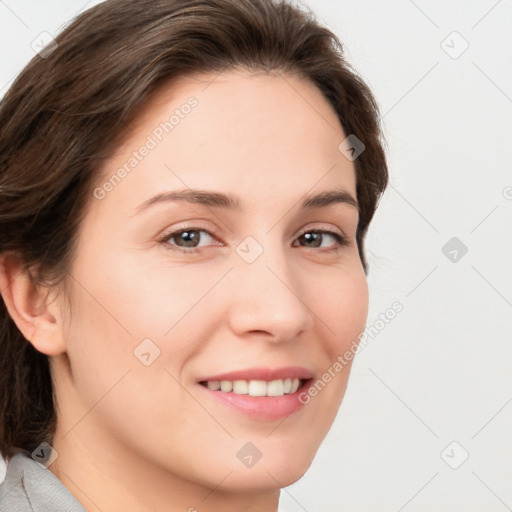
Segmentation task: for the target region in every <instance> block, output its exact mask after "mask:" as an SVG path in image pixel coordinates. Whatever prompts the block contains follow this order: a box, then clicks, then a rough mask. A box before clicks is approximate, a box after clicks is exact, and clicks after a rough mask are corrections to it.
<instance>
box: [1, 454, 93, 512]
mask: <svg viewBox="0 0 512 512" xmlns="http://www.w3.org/2000/svg"><path fill="white" fill-rule="evenodd" d="M0 512H86V510H85V508H84V507H83V506H82V505H81V504H80V502H79V501H78V500H77V499H76V498H75V497H74V496H73V495H72V494H71V492H70V491H69V490H68V489H67V487H66V486H65V485H64V484H63V483H62V482H61V481H60V480H59V479H58V478H57V477H56V476H55V475H54V474H53V473H52V472H51V471H50V470H49V469H46V468H45V467H44V466H42V465H41V464H39V462H36V461H35V460H34V459H32V457H31V456H30V454H29V453H28V452H27V453H25V452H22V453H17V454H15V455H14V456H13V457H11V459H9V461H8V462H7V473H6V475H5V480H4V481H3V482H2V485H1V486H0Z"/></svg>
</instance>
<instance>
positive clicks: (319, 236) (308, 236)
mask: <svg viewBox="0 0 512 512" xmlns="http://www.w3.org/2000/svg"><path fill="white" fill-rule="evenodd" d="M326 238H327V239H329V238H331V239H334V240H335V244H334V245H335V247H332V248H331V249H328V251H331V250H332V251H338V250H339V249H340V248H341V247H344V246H346V245H348V243H349V241H348V240H347V239H346V238H345V237H344V236H343V235H340V234H339V233H336V232H335V231H331V230H327V229H309V230H307V231H303V232H302V234H300V235H299V236H298V238H297V240H299V241H303V242H305V243H306V244H307V245H306V247H310V248H321V247H322V243H323V242H324V240H325V239H326ZM328 251H320V252H328Z"/></svg>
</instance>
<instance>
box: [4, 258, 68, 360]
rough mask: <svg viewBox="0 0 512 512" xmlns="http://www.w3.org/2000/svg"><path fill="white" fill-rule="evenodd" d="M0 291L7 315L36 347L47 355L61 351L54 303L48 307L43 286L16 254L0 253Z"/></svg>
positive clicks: (60, 326) (61, 339)
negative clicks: (36, 280) (37, 282)
mask: <svg viewBox="0 0 512 512" xmlns="http://www.w3.org/2000/svg"><path fill="white" fill-rule="evenodd" d="M0 291H1V294H2V297H3V300H4V302H5V306H6V308H7V311H8V313H9V315H10V317H11V318H12V320H13V321H14V323H15V324H16V325H17V327H18V329H19V330H20V332H21V333H22V334H23V336H24V337H25V338H26V339H27V340H28V341H29V342H30V343H31V344H32V345H33V346H34V348H35V349H36V350H38V351H39V352H42V353H43V354H47V355H58V354H61V353H63V352H65V345H64V343H63V336H62V325H61V323H60V322H58V321H57V319H58V318H59V316H58V314H57V313H56V309H55V310H54V308H56V304H55V305H53V307H50V305H49V304H48V303H47V301H46V294H45V290H44V289H41V288H40V287H38V286H36V284H35V283H34V282H33V280H32V278H31V276H30V274H29V272H28V270H26V269H24V268H23V266H22V263H21V260H20V258H19V256H18V255H15V254H13V253H3V254H0Z"/></svg>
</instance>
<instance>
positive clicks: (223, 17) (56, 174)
mask: <svg viewBox="0 0 512 512" xmlns="http://www.w3.org/2000/svg"><path fill="white" fill-rule="evenodd" d="M56 43H57V44H56V45H55V46H54V47H53V48H52V49H50V50H48V51H47V54H46V55H45V54H41V55H36V56H35V57H34V58H33V59H32V60H31V61H30V63H29V64H28V65H27V66H26V67H25V69H24V70H23V71H22V72H21V74H20V75H19V76H18V77H17V79H16V80H15V82H14V83H13V84H12V86H11V87H10V89H9V90H8V92H7V93H6V94H5V97H4V98H3V100H2V102H1V104H0V253H4V252H5V253H6V252H13V253H15V254H17V255H18V256H19V257H20V258H21V261H22V262H23V264H24V268H25V269H27V270H28V269H30V270H31V272H29V276H30V278H31V279H33V282H34V283H35V284H37V285H44V286H55V285H57V284H60V283H64V284H65V283H66V282H67V280H66V279H65V278H66V276H67V271H68V270H69V269H70V268H71V267H70V264H71V261H72V258H73V254H74V248H75V247H76V242H77V240H76V238H77V232H78V228H79V226H80V222H81V220H82V219H83V216H84V215H85V212H86V208H87V204H88V201H90V200H91V198H92V197H93V194H92V190H93V188H94V185H95V181H97V179H98V175H97V174H98V173H97V170H98V168H99V167H100V164H101V162H102V161H103V160H104V159H105V158H107V157H108V156H109V155H111V154H112V152H113V151H114V149H115V148H116V144H118V142H119V140H120V136H121V135H122V134H123V133H125V130H126V127H127V126H128V125H129V122H130V121H131V120H133V119H134V116H135V115H136V113H137V111H138V109H140V108H141V106H142V105H143V104H144V102H145V101H146V100H148V99H149V98H150V95H151V94H152V93H154V92H156V90H157V89H158V87H159V86H161V85H163V83H164V82H165V83H167V82H169V80H172V79H173V78H178V77H180V76H185V75H187V74H191V73H195V72H221V71H223V70H229V69H234V68H238V67H243V68H247V69H250V70H254V71H258V70H262V71H270V70H280V71H283V72H285V73H296V74H299V76H301V77H304V78H305V79H307V80H310V81H311V82H312V83H313V84H315V85H316V86H317V87H318V88H319V90H320V91H321V92H322V93H323V94H324V96H325V97H326V98H327V100H328V101H329V102H330V104H331V105H332V107H333V109H334V110H335V111H336V113H337V114H338V116H339V119H340V122H341V124H342V126H343V128H344V131H345V133H346V135H349V134H353V135H355V136H356V137H357V138H358V139H359V140H360V141H362V142H363V144H364V146H365V149H364V151H363V152H362V153H361V154H360V155H359V156H358V158H357V159H356V160H355V161H354V164H355V169H356V182H357V199H358V203H359V224H358V228H357V243H358V248H359V254H360V258H361V261H362V264H363V268H364V270H365V272H366V273H367V263H366V259H365V256H364V247H363V242H364V237H365V234H366V231H367V228H368V225H369V223H370V220H371V219H372V217H373V215H374V213H375V210H376V208H377V204H378V201H379V199H380V196H381V194H382V193H383V191H384V190H385V188H386V185H387V181H388V172H387V165H386V159H385V153H384V150H383V145H382V144H383V142H382V135H381V131H380V126H379V115H378V108H377V104H376V102H375V100H374V98H373V96H372V94H371V92H370V90H369V89H368V87H367V86H366V84H365V83H364V82H363V81H362V79H361V78H359V76H358V75H357V74H356V73H355V72H354V71H353V70H352V68H351V67H350V65H349V64H348V63H347V62H346V61H345V59H344V56H343V48H342V46H341V43H340V42H339V40H338V39H337V37H336V36H335V35H334V34H333V33H332V32H331V31H330V30H328V29H327V28H326V27H323V26H321V25H320V24H319V23H318V22H317V21H316V19H315V16H314V14H313V13H312V12H311V11H306V10H304V9H299V8H298V7H296V6H293V5H292V4H290V3H288V2H286V1H280V2H278V1H277V0H276V1H272V0H108V1H106V2H104V3H101V4H99V5H97V6H95V7H93V8H91V9H89V10H88V11H86V12H84V13H83V14H81V15H80V16H79V17H78V18H77V19H76V20H74V21H73V22H72V23H71V24H70V25H69V26H67V27H66V28H65V30H64V31H63V32H61V33H60V34H59V35H58V36H57V37H56ZM340 142H341V141H340ZM55 425H56V413H55V408H54V394H53V388H52V381H51V373H50V369H49V361H48V357H47V356H46V355H44V354H42V353H40V352H38V351H37V350H35V349H34V348H33V346H32V345H31V343H29V342H28V341H27V340H26V339H25V338H24V336H23V335H22V334H21V332H20V331H19V329H18V328H17V326H16V324H15V323H14V321H13V320H12V318H10V316H9V314H8V312H7V309H6V307H5V304H4V302H3V301H0V452H1V454H2V456H3V457H10V456H12V455H13V454H14V453H15V452H16V451H17V449H18V448H17V447H19V448H21V449H27V450H32V449H34V448H35V447H37V446H38V445H39V444H40V443H41V442H43V441H46V442H49V443H50V444H51V440H52V437H53V433H54V431H55Z"/></svg>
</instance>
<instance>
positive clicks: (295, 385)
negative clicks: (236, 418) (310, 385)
mask: <svg viewBox="0 0 512 512" xmlns="http://www.w3.org/2000/svg"><path fill="white" fill-rule="evenodd" d="M308 380H309V379H298V378H297V377H295V378H293V379H276V380H271V381H265V380H208V381H200V382H199V384H201V385H202V386H205V387H207V388H208V389H210V390H212V391H220V392H221V393H234V394H236V395H249V396H283V395H290V394H292V393H296V392H297V391H298V390H299V389H300V388H302V387H303V386H304V384H305V383H306V382H307V381H308Z"/></svg>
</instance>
